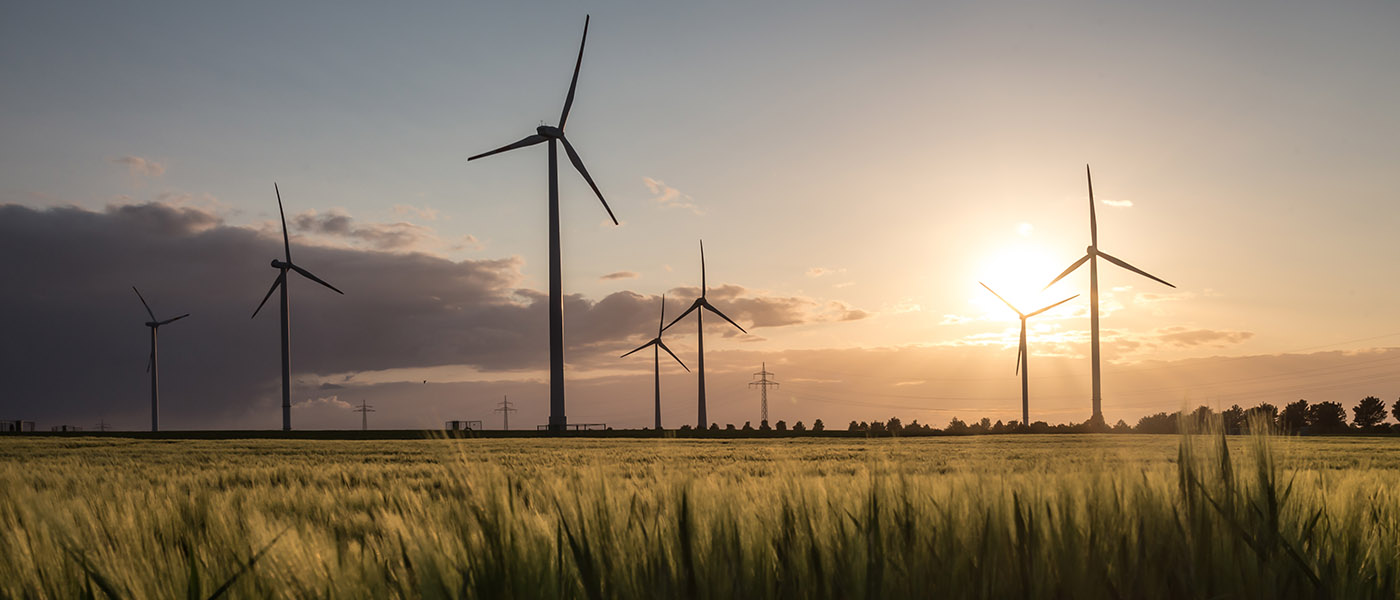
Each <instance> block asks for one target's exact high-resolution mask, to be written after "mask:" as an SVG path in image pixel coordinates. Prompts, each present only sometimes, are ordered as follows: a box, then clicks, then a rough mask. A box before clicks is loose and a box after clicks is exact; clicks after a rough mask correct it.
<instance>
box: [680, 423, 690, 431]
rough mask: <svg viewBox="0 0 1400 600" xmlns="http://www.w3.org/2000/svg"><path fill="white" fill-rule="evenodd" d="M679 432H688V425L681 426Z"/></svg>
mask: <svg viewBox="0 0 1400 600" xmlns="http://www.w3.org/2000/svg"><path fill="white" fill-rule="evenodd" d="M680 430H681V431H690V423H686V424H685V425H681V429H680Z"/></svg>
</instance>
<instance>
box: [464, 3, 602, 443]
mask: <svg viewBox="0 0 1400 600" xmlns="http://www.w3.org/2000/svg"><path fill="white" fill-rule="evenodd" d="M588 20H589V18H588V17H587V16H585V17H584V19H583V40H582V41H580V42H579V46H578V61H577V62H575V63H574V78H573V80H572V81H570V82H569V94H568V95H567V96H565V97H564V112H563V113H561V114H560V115H559V126H558V127H551V126H549V125H540V126H539V127H536V128H535V134H534V135H528V136H525V137H524V138H522V139H521V140H520V141H518V142H515V143H512V144H507V145H505V146H502V147H500V148H497V149H495V150H492V151H490V152H483V153H481V154H478V155H476V156H473V157H471V158H468V159H467V160H468V161H473V160H476V159H478V158H484V157H487V156H491V155H492V154H499V153H501V152H506V151H508V150H515V149H517V148H524V147H526V146H533V145H535V144H541V143H544V142H549V430H550V431H555V432H559V431H564V430H565V429H566V426H567V424H568V421H569V420H568V417H566V416H565V415H564V297H563V291H562V288H563V266H562V265H561V262H560V258H559V159H558V146H559V144H563V145H564V151H565V152H567V153H568V154H569V161H570V162H572V163H573V164H574V168H575V169H577V170H578V172H579V174H580V175H583V180H584V181H587V182H588V186H589V187H591V188H593V193H594V194H597V195H598V200H599V201H600V202H602V203H603V210H606V211H608V217H609V218H611V219H612V221H613V224H614V225H617V224H618V222H617V217H615V216H613V212H612V209H611V208H608V201H607V200H604V199H603V192H600V191H598V184H596V183H593V177H592V176H590V175H589V174H588V169H586V168H584V166H583V160H582V159H580V158H579V156H578V152H576V151H574V147H573V145H572V144H570V143H569V140H568V138H566V137H564V122H565V121H567V120H568V119H569V107H570V106H573V104H574V89H575V88H577V87H578V72H579V68H580V67H582V66H583V47H584V45H585V44H586V43H587V42H588Z"/></svg>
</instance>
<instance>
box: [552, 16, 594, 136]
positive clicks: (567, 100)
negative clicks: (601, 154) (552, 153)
mask: <svg viewBox="0 0 1400 600" xmlns="http://www.w3.org/2000/svg"><path fill="white" fill-rule="evenodd" d="M589 18H590V15H584V16H583V40H582V41H580V42H579V43H578V61H577V62H575V63H574V78H573V80H572V81H570V82H569V95H567V96H565V97H564V112H562V113H560V114H559V129H560V130H561V131H562V130H563V129H564V122H565V121H568V120H569V107H571V106H573V105H574V89H575V88H577V87H578V70H579V68H580V67H582V66H583V46H584V44H587V43H588V19H589Z"/></svg>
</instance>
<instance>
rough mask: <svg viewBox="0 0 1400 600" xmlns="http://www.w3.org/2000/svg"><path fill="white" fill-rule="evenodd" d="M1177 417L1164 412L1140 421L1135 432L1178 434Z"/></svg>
mask: <svg viewBox="0 0 1400 600" xmlns="http://www.w3.org/2000/svg"><path fill="white" fill-rule="evenodd" d="M1176 427H1177V416H1176V415H1173V414H1168V413H1164V412H1159V413H1157V414H1155V415H1146V416H1144V417H1142V418H1141V419H1138V423H1137V427H1134V428H1133V431H1136V432H1138V433H1176Z"/></svg>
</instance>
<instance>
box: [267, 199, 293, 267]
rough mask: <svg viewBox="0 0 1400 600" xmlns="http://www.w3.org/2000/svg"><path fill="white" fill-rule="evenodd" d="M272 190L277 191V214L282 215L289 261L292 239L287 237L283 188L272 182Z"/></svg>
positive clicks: (284, 239)
mask: <svg viewBox="0 0 1400 600" xmlns="http://www.w3.org/2000/svg"><path fill="white" fill-rule="evenodd" d="M272 191H274V192H277V214H279V215H281V216H282V249H284V250H286V251H287V262H292V241H291V240H290V239H288V238H287V213H285V212H283V211H282V190H279V189H277V182H275V181H274V182H272Z"/></svg>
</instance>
